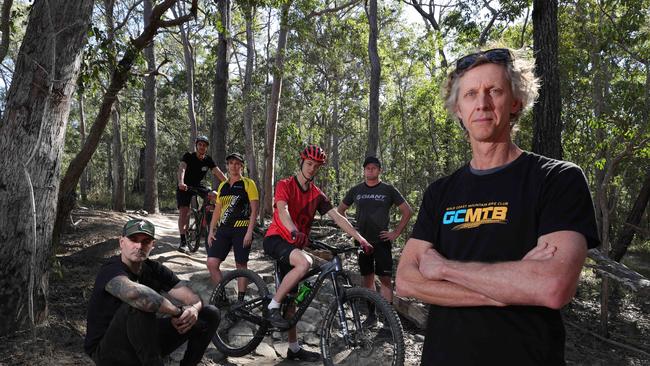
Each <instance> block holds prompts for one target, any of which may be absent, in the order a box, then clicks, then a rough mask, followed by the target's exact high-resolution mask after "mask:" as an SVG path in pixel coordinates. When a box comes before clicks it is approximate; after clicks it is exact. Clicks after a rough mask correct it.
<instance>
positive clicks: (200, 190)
mask: <svg viewBox="0 0 650 366" xmlns="http://www.w3.org/2000/svg"><path fill="white" fill-rule="evenodd" d="M187 191H188V192H192V193H195V194H198V195H199V196H201V198H203V199H205V198H206V197H207V196H208V193H209V192H210V191H211V189H208V188H206V187H203V186H187Z"/></svg>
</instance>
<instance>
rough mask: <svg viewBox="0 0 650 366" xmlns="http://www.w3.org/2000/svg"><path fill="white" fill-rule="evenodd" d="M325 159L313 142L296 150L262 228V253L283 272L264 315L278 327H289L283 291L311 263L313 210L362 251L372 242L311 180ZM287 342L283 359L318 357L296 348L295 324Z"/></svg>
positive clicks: (288, 289) (289, 288)
mask: <svg viewBox="0 0 650 366" xmlns="http://www.w3.org/2000/svg"><path fill="white" fill-rule="evenodd" d="M326 159H327V157H326V155H325V152H324V151H323V149H321V148H320V147H318V146H316V145H309V146H307V147H306V148H305V149H304V150H303V151H302V152H301V153H300V167H299V170H298V173H297V174H296V175H295V176H293V177H289V178H285V179H283V180H280V181H279V182H278V183H277V185H276V187H275V196H274V202H275V203H274V210H273V221H272V222H271V225H270V226H269V228H268V230H267V231H266V237H265V238H264V252H265V253H266V254H268V255H270V256H271V257H273V258H274V259H275V260H277V261H278V263H279V265H280V266H281V269H282V273H283V274H284V277H283V279H282V282H281V283H280V286H279V287H278V289H277V290H276V292H275V295H274V296H273V299H272V300H271V303H270V304H269V305H268V309H269V312H268V317H267V318H268V320H269V321H270V323H271V324H272V325H273V326H275V327H278V328H287V327H289V322H288V321H287V320H286V319H284V318H283V317H282V314H281V313H280V304H281V303H282V301H283V300H284V298H285V296H286V295H287V294H289V293H290V292H295V291H296V289H295V287H296V285H297V284H298V283H299V282H300V280H301V279H302V277H303V276H304V275H306V274H307V272H308V271H309V268H310V267H311V265H312V262H313V261H312V259H311V257H310V256H309V255H307V253H305V252H303V251H302V249H303V248H305V247H306V246H307V245H309V239H308V237H309V231H310V230H311V224H312V222H313V221H314V215H315V214H316V211H318V212H319V213H320V214H321V215H323V214H328V215H329V216H330V217H331V218H332V219H333V220H334V222H335V223H336V224H337V225H338V226H339V227H340V228H341V229H343V231H345V232H346V233H347V234H348V235H350V236H352V237H353V238H354V239H356V240H357V242H359V243H360V245H361V247H362V248H363V250H364V251H365V252H366V253H370V252H372V245H370V243H368V241H367V240H366V239H365V238H364V237H363V236H361V234H359V233H358V232H357V231H356V230H355V229H354V227H353V226H352V225H351V224H350V222H349V221H348V220H347V219H346V218H345V217H344V216H342V215H341V214H340V213H339V212H338V211H337V210H336V209H335V208H334V207H333V206H332V204H331V202H330V200H329V199H328V198H327V196H326V195H325V194H324V193H323V192H322V191H321V190H320V189H319V188H318V187H316V185H315V184H314V183H313V180H314V178H315V177H316V174H317V173H318V170H319V169H320V168H321V166H322V165H323V164H325V161H326ZM294 311H295V306H294V305H293V304H290V305H289V308H288V309H287V316H288V317H291V316H292V315H293V313H294ZM288 341H289V350H288V351H287V359H290V360H303V361H311V362H315V361H318V360H320V355H319V354H318V353H316V352H310V351H307V350H305V349H303V348H302V347H300V345H299V344H298V335H297V332H296V327H295V326H294V327H292V328H291V329H289V332H288Z"/></svg>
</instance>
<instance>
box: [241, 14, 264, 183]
mask: <svg viewBox="0 0 650 366" xmlns="http://www.w3.org/2000/svg"><path fill="white" fill-rule="evenodd" d="M242 11H243V12H244V19H245V21H246V74H245V75H244V88H243V90H242V99H243V100H244V137H245V139H246V143H245V144H244V145H245V149H246V160H247V161H246V164H247V165H248V174H249V176H250V177H251V178H252V179H253V180H254V181H255V182H257V183H258V184H259V178H260V176H259V173H258V171H257V157H256V154H255V133H254V130H253V103H254V101H253V97H252V90H253V65H254V63H255V35H254V34H253V19H254V18H255V16H254V13H255V8H254V6H252V5H251V3H249V2H244V3H242Z"/></svg>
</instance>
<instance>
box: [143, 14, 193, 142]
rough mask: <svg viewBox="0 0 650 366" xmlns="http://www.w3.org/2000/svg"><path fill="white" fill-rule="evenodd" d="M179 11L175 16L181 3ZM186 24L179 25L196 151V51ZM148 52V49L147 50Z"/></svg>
mask: <svg viewBox="0 0 650 366" xmlns="http://www.w3.org/2000/svg"><path fill="white" fill-rule="evenodd" d="M176 6H177V8H178V11H176V10H174V8H172V10H173V11H174V16H178V14H180V13H182V11H181V10H182V9H181V3H180V2H179V3H177V4H176ZM185 26H186V25H185V24H181V25H179V26H178V29H179V31H180V35H181V43H182V45H183V60H184V61H185V78H186V79H187V85H186V87H187V118H188V120H189V121H190V140H189V144H188V151H195V149H196V144H195V143H194V142H195V141H196V136H197V127H196V112H195V110H194V52H193V50H192V44H191V43H190V39H189V27H188V29H186V28H185ZM145 52H146V51H145Z"/></svg>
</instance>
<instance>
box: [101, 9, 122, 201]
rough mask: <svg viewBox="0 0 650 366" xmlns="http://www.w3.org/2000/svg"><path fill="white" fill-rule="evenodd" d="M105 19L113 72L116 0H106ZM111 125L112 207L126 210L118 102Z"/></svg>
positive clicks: (112, 115) (113, 109) (111, 70)
mask: <svg viewBox="0 0 650 366" xmlns="http://www.w3.org/2000/svg"><path fill="white" fill-rule="evenodd" d="M104 8H105V13H104V20H105V22H106V35H107V37H108V40H109V43H108V48H109V52H108V54H109V57H110V60H108V64H109V65H110V66H109V73H111V74H112V73H113V71H114V70H115V61H116V60H115V57H117V56H116V53H117V50H116V46H115V17H114V14H113V10H114V8H115V0H104ZM111 121H112V123H111V127H112V131H113V141H112V143H111V146H112V148H113V151H112V154H111V156H112V160H111V166H112V168H113V169H112V174H111V177H112V179H113V181H112V184H111V188H112V190H111V207H112V208H113V210H115V211H120V212H124V211H125V199H126V197H125V189H124V154H123V151H122V126H121V123H120V111H119V105H118V103H117V102H115V104H114V105H113V108H112V110H111Z"/></svg>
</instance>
